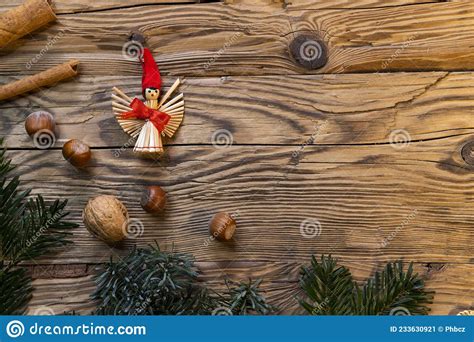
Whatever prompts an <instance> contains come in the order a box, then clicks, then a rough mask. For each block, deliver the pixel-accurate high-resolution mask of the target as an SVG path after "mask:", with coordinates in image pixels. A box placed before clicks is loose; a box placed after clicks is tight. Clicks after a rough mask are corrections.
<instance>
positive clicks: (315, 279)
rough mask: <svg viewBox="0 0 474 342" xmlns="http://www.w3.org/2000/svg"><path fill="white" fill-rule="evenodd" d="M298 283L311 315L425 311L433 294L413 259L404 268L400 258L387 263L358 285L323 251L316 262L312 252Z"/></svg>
mask: <svg viewBox="0 0 474 342" xmlns="http://www.w3.org/2000/svg"><path fill="white" fill-rule="evenodd" d="M300 286H301V288H302V289H303V291H304V292H305V294H306V296H307V299H306V300H303V299H302V300H300V304H301V306H302V307H303V308H304V309H305V310H306V311H307V312H308V313H309V314H312V315H389V314H392V310H394V309H395V310H396V309H397V308H402V309H403V310H404V311H405V312H406V314H411V315H426V314H428V311H429V308H428V307H427V304H430V303H432V299H433V295H434V292H430V291H426V290H425V288H424V281H423V279H421V278H420V277H419V276H418V274H414V273H413V264H412V263H410V265H409V266H408V268H407V270H406V271H405V270H404V267H403V263H402V262H401V261H397V262H393V263H388V264H387V265H386V266H385V268H384V269H383V270H382V271H381V272H376V273H375V274H374V276H373V277H372V278H371V279H368V280H367V282H366V283H365V284H364V285H363V286H362V287H359V286H358V285H357V284H356V282H355V281H354V280H353V278H352V275H351V273H350V272H349V270H348V269H347V268H345V267H344V266H337V262H336V260H335V259H333V258H331V256H327V257H326V256H324V255H323V256H321V261H320V262H319V263H318V262H317V260H316V258H315V257H314V256H313V258H312V262H311V266H310V267H303V268H302V270H301V279H300Z"/></svg>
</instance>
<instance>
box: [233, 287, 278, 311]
mask: <svg viewBox="0 0 474 342" xmlns="http://www.w3.org/2000/svg"><path fill="white" fill-rule="evenodd" d="M261 282H262V280H261V279H259V280H257V281H252V279H249V281H248V282H240V283H237V282H233V281H230V280H229V281H227V282H226V284H227V288H228V299H227V302H228V308H229V310H230V311H231V312H232V314H233V315H255V314H260V315H268V314H270V313H272V312H274V311H275V308H274V307H273V306H271V305H269V304H268V303H267V301H266V299H265V297H264V296H263V295H262V291H261V290H260V289H259V287H260V284H261Z"/></svg>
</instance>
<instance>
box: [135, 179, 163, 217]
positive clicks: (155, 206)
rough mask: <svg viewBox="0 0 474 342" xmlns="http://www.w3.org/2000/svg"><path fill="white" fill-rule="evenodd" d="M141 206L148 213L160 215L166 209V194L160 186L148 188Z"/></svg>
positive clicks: (144, 192) (141, 200)
mask: <svg viewBox="0 0 474 342" xmlns="http://www.w3.org/2000/svg"><path fill="white" fill-rule="evenodd" d="M140 205H141V206H142V208H143V209H144V210H145V211H146V212H148V213H151V214H156V213H159V212H161V211H163V210H164V209H165V206H166V192H165V191H164V190H163V189H162V188H161V187H159V186H158V185H151V186H148V187H146V188H145V191H143V195H142V198H141V199H140Z"/></svg>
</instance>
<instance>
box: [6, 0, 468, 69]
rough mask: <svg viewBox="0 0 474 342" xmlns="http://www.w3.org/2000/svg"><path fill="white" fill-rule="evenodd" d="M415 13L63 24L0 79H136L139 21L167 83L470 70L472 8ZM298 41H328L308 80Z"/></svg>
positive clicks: (11, 62)
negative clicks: (59, 67) (72, 72)
mask: <svg viewBox="0 0 474 342" xmlns="http://www.w3.org/2000/svg"><path fill="white" fill-rule="evenodd" d="M412 7H413V6H401V7H395V8H391V7H388V8H380V9H378V10H371V9H353V10H344V11H341V10H337V9H335V10H321V11H311V10H304V9H298V10H286V9H279V10H275V9H274V6H270V7H269V9H268V10H267V9H265V8H264V7H263V6H258V7H257V8H255V9H254V10H252V11H250V10H248V8H245V7H240V6H232V5H226V4H215V3H214V4H199V5H182V6H181V5H176V6H141V7H137V8H134V9H133V11H131V10H129V9H119V10H113V11H101V12H96V13H80V14H75V15H63V16H61V18H60V20H59V22H58V23H57V24H55V25H52V26H51V27H49V28H48V29H45V30H43V31H41V32H38V33H35V34H33V35H32V36H31V37H28V38H26V39H23V40H21V41H18V42H16V43H15V44H13V45H12V46H10V47H9V48H7V49H5V52H3V53H2V56H1V58H2V64H1V65H0V74H1V75H12V74H19V75H22V74H31V73H34V72H37V71H39V70H43V69H45V68H46V67H49V66H52V65H55V64H58V63H59V62H61V61H66V60H68V59H70V58H78V59H80V60H81V61H82V67H81V73H82V74H84V75H136V74H137V72H138V66H137V63H135V62H133V61H130V60H127V59H126V58H124V56H123V55H122V48H123V45H124V43H125V42H126V39H127V36H128V34H129V31H130V30H131V29H132V28H136V26H137V18H140V25H141V26H140V29H141V30H142V31H144V32H145V33H146V34H147V35H149V36H150V39H149V45H150V47H151V48H152V50H153V51H154V53H156V56H157V59H158V63H159V65H160V67H161V70H162V71H163V73H164V74H167V75H185V76H214V75H215V76H220V75H268V74H282V75H287V74H300V73H344V72H346V73H347V72H387V71H414V70H418V71H421V70H426V71H431V70H451V71H453V70H454V71H456V70H473V69H474V68H473V67H474V48H473V46H474V43H473V42H474V34H473V33H474V27H473V26H472V25H471V23H472V20H473V17H474V4H473V3H472V2H449V3H431V4H420V5H419V6H416V7H417V8H416V11H415V10H413V8H412ZM118 18H120V19H119V20H118ZM401 23H403V25H401ZM298 32H306V33H307V32H313V33H316V34H318V35H320V36H321V37H322V39H323V40H324V41H326V43H327V45H328V49H329V61H328V64H327V65H326V66H325V67H324V68H322V69H320V70H317V71H312V72H310V71H306V70H305V69H302V68H301V67H299V66H298V65H296V64H295V63H294V62H293V61H292V59H291V58H290V56H289V52H288V46H289V44H290V42H291V41H292V39H293V38H294V37H295V35H296V34H297V33H298ZM48 38H49V40H50V42H52V43H51V44H49V45H48ZM42 50H43V52H42ZM37 55H38V56H39V58H36V60H35V56H37ZM28 63H30V64H31V67H30V66H29V64H28Z"/></svg>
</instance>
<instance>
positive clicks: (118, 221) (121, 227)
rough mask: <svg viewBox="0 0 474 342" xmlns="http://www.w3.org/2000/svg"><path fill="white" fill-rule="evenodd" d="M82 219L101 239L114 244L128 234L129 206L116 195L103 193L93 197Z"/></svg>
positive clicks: (91, 231) (93, 233) (90, 230)
mask: <svg viewBox="0 0 474 342" xmlns="http://www.w3.org/2000/svg"><path fill="white" fill-rule="evenodd" d="M82 219H83V221H84V225H85V226H86V228H87V230H88V231H89V232H90V233H91V234H92V235H94V236H96V237H98V238H99V239H101V240H103V241H105V242H107V243H109V244H114V243H117V242H119V241H122V240H123V239H124V238H125V237H126V236H127V227H128V223H129V219H128V211H127V208H126V207H125V206H124V205H123V203H122V202H120V201H119V200H118V199H117V198H116V197H114V196H109V195H101V196H97V197H94V198H91V199H90V200H89V201H88V202H87V205H86V207H85V208H84V212H83V213H82Z"/></svg>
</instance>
